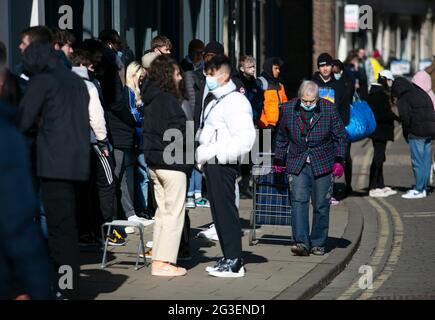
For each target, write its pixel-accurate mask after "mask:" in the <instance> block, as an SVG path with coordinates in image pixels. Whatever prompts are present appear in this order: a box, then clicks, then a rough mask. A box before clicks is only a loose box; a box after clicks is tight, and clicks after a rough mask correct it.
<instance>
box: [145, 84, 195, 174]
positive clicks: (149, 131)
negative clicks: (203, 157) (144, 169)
mask: <svg viewBox="0 0 435 320" xmlns="http://www.w3.org/2000/svg"><path fill="white" fill-rule="evenodd" d="M142 100H143V102H144V104H145V107H144V123H143V127H142V132H143V137H144V154H145V158H146V160H147V164H148V165H149V167H150V168H152V169H164V170H175V171H182V172H185V173H186V174H190V173H191V171H192V170H193V164H192V165H186V164H185V163H186V156H185V149H186V146H185V141H186V121H187V118H186V115H185V114H184V111H183V109H182V107H181V103H180V102H179V101H178V100H177V98H176V97H175V96H174V95H172V94H170V93H168V92H164V91H162V90H160V88H158V87H157V86H155V85H154V84H153V83H152V82H148V83H147V85H146V86H145V87H144V88H143V93H142ZM169 129H175V130H179V131H180V132H181V133H182V134H183V137H182V140H179V139H177V141H175V142H171V141H164V135H165V133H166V132H167V130H169ZM171 146H172V147H171ZM173 147H175V149H176V150H177V152H179V151H178V150H182V151H183V158H182V159H181V161H180V162H179V163H175V164H167V163H166V162H165V158H164V152H165V150H166V148H168V150H173ZM173 156H174V154H170V157H173ZM177 162H178V161H177ZM192 163H193V162H192Z"/></svg>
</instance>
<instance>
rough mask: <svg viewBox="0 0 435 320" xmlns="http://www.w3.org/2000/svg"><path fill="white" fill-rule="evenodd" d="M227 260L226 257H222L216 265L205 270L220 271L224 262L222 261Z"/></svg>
mask: <svg viewBox="0 0 435 320" xmlns="http://www.w3.org/2000/svg"><path fill="white" fill-rule="evenodd" d="M224 261H225V258H221V259H219V261H218V262H217V263H216V264H215V265H214V266H208V267H207V268H205V271H207V272H208V273H210V272H213V271H218V270H219V267H220V265H221V264H222V262H224Z"/></svg>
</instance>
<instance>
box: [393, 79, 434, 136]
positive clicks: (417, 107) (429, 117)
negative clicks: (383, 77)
mask: <svg viewBox="0 0 435 320" xmlns="http://www.w3.org/2000/svg"><path fill="white" fill-rule="evenodd" d="M392 93H393V95H394V96H396V97H398V101H397V106H398V108H399V113H400V119H401V120H402V126H403V135H404V137H405V139H408V136H409V134H412V135H414V136H417V137H422V138H425V137H432V138H435V113H434V110H433V104H432V100H431V99H430V97H429V95H428V94H427V93H426V92H424V91H423V90H422V89H420V88H419V87H417V86H416V85H414V84H412V83H411V82H410V81H408V80H407V79H405V78H398V79H396V81H394V84H393V87H392Z"/></svg>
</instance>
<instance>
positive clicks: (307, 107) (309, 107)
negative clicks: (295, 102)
mask: <svg viewBox="0 0 435 320" xmlns="http://www.w3.org/2000/svg"><path fill="white" fill-rule="evenodd" d="M301 107H302V108H303V109H304V110H305V111H313V110H314V109H315V108H316V107H317V103H314V104H312V105H308V106H307V105H305V103H303V102H301Z"/></svg>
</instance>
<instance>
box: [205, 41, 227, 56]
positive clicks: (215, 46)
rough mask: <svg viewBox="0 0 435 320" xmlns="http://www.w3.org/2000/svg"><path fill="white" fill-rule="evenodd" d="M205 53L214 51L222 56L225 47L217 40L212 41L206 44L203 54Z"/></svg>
mask: <svg viewBox="0 0 435 320" xmlns="http://www.w3.org/2000/svg"><path fill="white" fill-rule="evenodd" d="M207 53H214V54H215V55H217V56H223V55H224V54H225V49H224V46H223V45H222V44H221V43H219V42H217V41H212V42H210V43H209V44H207V46H206V47H205V49H204V55H206V54H207Z"/></svg>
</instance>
